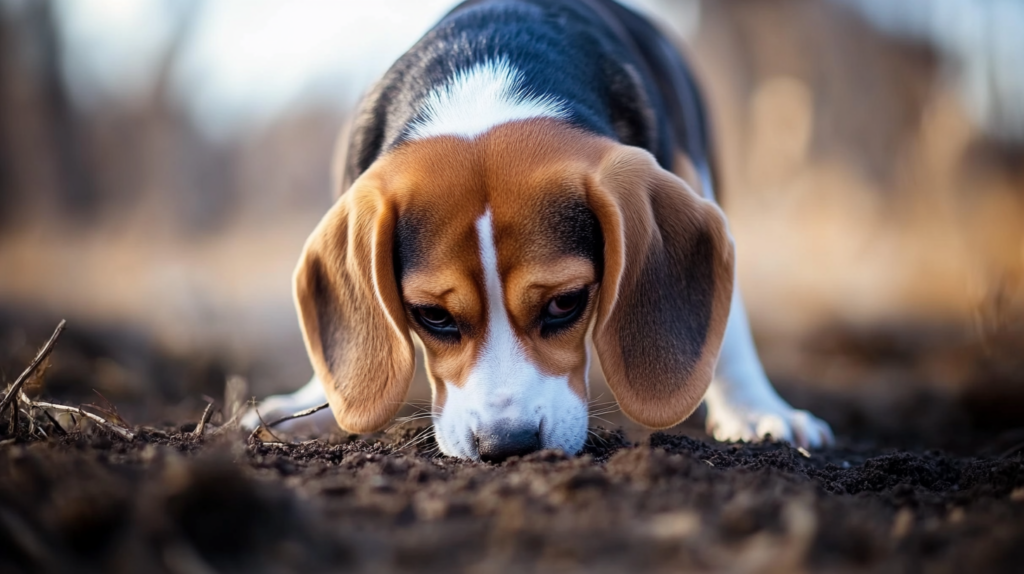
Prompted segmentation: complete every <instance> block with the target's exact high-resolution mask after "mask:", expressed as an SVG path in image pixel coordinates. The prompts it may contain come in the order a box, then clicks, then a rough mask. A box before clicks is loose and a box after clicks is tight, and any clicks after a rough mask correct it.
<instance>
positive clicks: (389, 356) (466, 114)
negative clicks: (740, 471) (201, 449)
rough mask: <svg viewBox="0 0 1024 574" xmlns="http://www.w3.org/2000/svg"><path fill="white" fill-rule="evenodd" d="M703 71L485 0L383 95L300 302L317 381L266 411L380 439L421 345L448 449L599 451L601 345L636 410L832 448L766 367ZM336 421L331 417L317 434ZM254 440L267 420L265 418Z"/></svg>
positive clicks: (643, 47) (364, 113)
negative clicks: (721, 197)
mask: <svg viewBox="0 0 1024 574" xmlns="http://www.w3.org/2000/svg"><path fill="white" fill-rule="evenodd" d="M709 131H710V128H709V122H708V116H707V113H706V112H705V107H704V103H703V100H702V97H701V94H700V92H699V91H698V87H697V85H696V83H695V80H694V76H693V74H692V72H691V70H690V69H689V67H688V66H687V65H686V63H685V61H684V59H683V57H682V55H681V54H680V53H679V52H678V51H677V50H676V48H675V46H674V45H673V44H672V43H671V42H670V41H669V40H668V39H667V38H666V37H665V36H664V35H663V34H662V33H661V32H659V31H658V30H657V29H656V28H655V27H654V26H653V25H652V24H651V23H650V22H648V21H647V20H645V19H644V18H643V17H642V16H640V15H639V14H637V13H635V12H633V11H632V10H630V9H628V8H626V7H624V6H622V5H619V4H617V3H615V2H614V1H612V0H469V1H467V2H464V3H462V4H460V5H458V6H457V7H455V8H454V9H453V10H452V11H451V12H450V13H449V14H448V15H447V16H445V17H444V18H443V19H442V20H441V21H440V22H439V23H438V24H437V25H436V26H435V27H434V28H433V29H432V30H431V31H430V32H428V33H427V34H426V36H425V37H423V38H422V39H421V40H420V41H419V42H418V43H417V44H416V45H415V46H414V47H413V48H411V49H410V50H409V51H408V52H407V53H406V54H405V55H403V56H402V57H401V58H400V59H399V60H398V61H397V62H396V63H395V64H394V65H393V66H392V67H391V69H390V70H389V71H388V72H387V73H386V74H385V75H384V77H383V78H382V79H381V80H380V82H379V83H377V84H376V86H375V87H374V88H373V89H372V90H371V91H370V93H369V94H368V95H367V96H366V98H365V99H364V101H363V102H362V104H361V106H360V108H359V111H358V113H357V115H356V116H355V120H354V123H353V126H352V128H351V132H350V136H349V137H348V139H347V142H346V143H347V145H344V144H343V146H342V149H341V151H340V156H339V157H340V159H339V161H340V162H341V175H340V178H338V182H337V184H336V186H337V189H338V191H340V192H341V195H340V197H339V198H338V199H337V201H336V203H335V204H334V205H333V206H332V207H331V208H330V210H329V211H328V212H327V214H326V215H325V216H324V217H323V219H322V220H321V221H320V223H319V225H318V226H317V227H316V229H315V230H314V231H313V233H312V235H311V236H310V237H309V240H308V241H307V243H306V245H305V248H304V250H303V253H302V256H301V259H300V261H299V263H298V267H297V269H296V271H295V277H294V287H295V301H296V304H297V307H298V314H299V318H300V322H301V326H302V333H303V337H304V340H305V344H306V349H307V350H308V352H309V357H310V360H311V362H312V365H313V370H314V373H315V375H314V377H313V379H312V380H311V381H310V382H309V384H307V385H306V386H305V387H303V388H302V389H300V390H299V391H298V392H296V393H294V394H291V395H281V396H276V397H271V398H269V399H267V400H266V401H265V402H264V403H263V404H262V405H261V406H260V407H259V411H260V412H261V413H262V416H263V417H264V420H269V418H276V417H277V416H281V415H287V414H289V413H292V412H295V411H299V410H302V409H305V408H309V407H312V406H314V405H317V404H321V403H323V402H324V401H326V402H328V403H329V404H330V411H329V412H328V411H326V410H324V411H321V413H318V414H317V415H314V416H313V417H311V419H314V420H312V421H308V422H313V423H314V424H317V423H322V422H323V419H324V418H325V417H326V418H330V417H331V416H332V415H333V419H334V420H335V421H336V423H337V424H338V425H339V426H340V427H341V428H343V429H345V430H347V431H350V432H357V433H358V432H370V431H375V430H378V429H380V428H382V427H383V426H384V425H386V424H387V423H388V422H389V421H390V420H391V419H392V418H393V417H394V415H395V413H396V411H397V410H398V409H399V407H400V406H401V405H402V404H403V403H404V401H405V395H406V392H407V390H408V388H409V384H410V381H411V379H412V377H413V372H414V363H415V359H414V347H413V345H414V340H416V341H418V342H419V344H420V345H421V346H422V348H423V352H424V356H425V362H426V370H427V373H428V377H429V379H430V382H431V387H432V396H433V398H432V405H433V407H432V410H431V417H432V419H433V425H434V427H435V431H436V439H437V443H438V445H439V446H440V450H441V452H442V453H444V454H446V455H449V456H454V457H461V458H465V459H473V460H483V461H488V462H499V461H502V460H504V459H506V458H508V457H511V456H517V455H524V454H527V453H530V452H532V451H536V450H539V449H561V450H562V451H564V452H566V453H569V454H574V453H577V452H579V451H580V450H581V449H582V447H583V444H584V439H585V438H586V434H587V416H588V411H587V408H588V380H587V373H588V369H589V367H590V362H591V356H590V346H588V340H589V341H591V342H592V347H593V349H595V350H596V353H597V355H598V358H599V360H600V365H601V368H602V370H603V372H604V376H605V378H606V379H607V382H608V385H609V387H610V388H611V390H612V392H613V393H614V396H615V399H616V401H617V402H618V405H619V407H620V408H621V410H622V411H623V412H624V413H625V414H626V415H627V416H629V417H630V418H631V419H632V420H634V421H636V422H638V423H640V424H643V425H645V426H647V427H650V428H666V427H671V426H673V425H675V424H677V423H679V422H680V421H682V420H684V419H686V418H687V417H688V416H689V415H690V414H691V413H692V412H693V411H694V410H695V409H696V408H697V406H698V405H699V404H700V403H701V401H702V400H703V401H704V403H705V404H706V406H707V428H708V430H709V433H710V434H711V435H712V436H714V437H715V438H716V439H718V440H722V441H739V440H744V441H756V440H760V439H763V438H764V437H768V436H771V437H773V438H775V439H779V440H786V441H790V442H792V443H795V444H797V445H800V446H805V447H818V446H821V445H825V444H829V443H832V442H833V436H832V432H831V430H830V428H829V426H828V424H827V423H825V422H824V421H822V420H821V419H818V418H816V417H814V416H813V415H811V414H810V413H808V412H807V411H803V410H798V409H795V408H793V407H791V406H790V405H789V404H787V403H786V402H785V401H784V400H783V399H782V398H781V397H779V395H778V394H777V393H776V392H775V390H774V389H773V387H772V386H771V383H770V382H769V381H768V378H767V376H766V375H765V372H764V369H763V367H762V366H761V362H760V359H759V358H758V355H757V351H756V349H755V347H754V343H753V339H752V337H751V334H750V327H749V325H748V321H747V315H746V312H745V310H744V307H743V302H742V299H741V297H740V294H739V290H738V288H737V287H736V286H735V284H734V275H735V270H734V248H733V241H732V238H731V236H730V233H729V229H728V226H727V223H726V219H725V216H724V215H723V213H722V211H721V210H720V209H719V207H718V206H717V204H716V203H715V192H716V187H715V186H716V182H717V178H716V177H715V164H716V162H715V155H714V152H713V150H712V146H711V141H710V137H709V135H710V134H709ZM315 417H321V419H320V420H319V421H317V420H315ZM245 424H246V425H247V426H249V427H255V426H256V425H257V424H259V420H258V418H257V416H256V414H255V413H250V414H249V415H248V417H247V419H246V423H245Z"/></svg>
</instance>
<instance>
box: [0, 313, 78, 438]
mask: <svg viewBox="0 0 1024 574" xmlns="http://www.w3.org/2000/svg"><path fill="white" fill-rule="evenodd" d="M66 325H67V321H64V320H63V319H62V320H61V322H60V324H58V325H57V328H56V329H55V330H54V331H53V334H52V335H50V340H49V341H47V342H46V344H45V345H43V348H42V349H39V352H38V353H36V358H35V359H33V360H32V363H30V364H29V366H28V368H27V369H25V372H23V373H22V374H21V376H20V377H18V380H16V381H14V384H13V385H11V390H10V391H8V392H7V396H5V397H4V400H3V401H2V402H0V415H3V414H4V411H5V410H7V407H8V406H10V405H11V403H13V402H14V399H15V398H16V397H18V396H20V395H21V387H22V386H23V385H24V384H25V381H27V380H29V378H30V377H31V376H32V373H34V372H35V371H36V369H38V368H39V365H41V364H43V361H45V360H46V357H49V356H50V352H51V351H53V345H54V343H56V342H57V338H58V337H60V334H61V333H62V332H64V327H65V326H66ZM14 408H15V410H17V408H18V406H17V405H15V406H14ZM14 416H15V419H16V418H17V414H15V415H14Z"/></svg>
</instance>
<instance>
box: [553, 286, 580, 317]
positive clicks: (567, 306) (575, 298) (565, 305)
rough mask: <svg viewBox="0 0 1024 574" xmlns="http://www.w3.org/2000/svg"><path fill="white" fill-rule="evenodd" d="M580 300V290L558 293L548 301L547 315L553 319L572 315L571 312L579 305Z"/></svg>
mask: <svg viewBox="0 0 1024 574" xmlns="http://www.w3.org/2000/svg"><path fill="white" fill-rule="evenodd" d="M582 301H583V292H582V291H577V292H575V293H566V294H565V295H559V296H558V297H555V298H554V299H552V300H551V302H550V303H548V316H549V317H552V318H554V319H564V318H565V317H568V316H569V315H572V312H573V311H575V310H576V308H577V307H579V306H580V302H582Z"/></svg>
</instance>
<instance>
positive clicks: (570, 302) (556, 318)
mask: <svg viewBox="0 0 1024 574" xmlns="http://www.w3.org/2000/svg"><path fill="white" fill-rule="evenodd" d="M587 295H588V291H587V290H586V289H580V290H578V291H573V292H571V293H563V294H561V295H558V296H557V297H554V298H553V299H551V301H549V302H548V305H547V307H545V308H544V314H543V316H542V317H541V334H542V335H550V334H552V333H555V332H557V331H559V330H561V329H563V328H565V327H568V326H569V325H571V324H572V323H573V322H574V321H576V319H578V318H579V316H580V314H581V313H582V312H583V309H585V308H586V306H587Z"/></svg>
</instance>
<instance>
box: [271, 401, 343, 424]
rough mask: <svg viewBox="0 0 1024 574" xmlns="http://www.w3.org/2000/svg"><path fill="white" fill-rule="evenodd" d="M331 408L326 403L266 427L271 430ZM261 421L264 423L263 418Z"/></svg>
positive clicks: (278, 420)
mask: <svg viewBox="0 0 1024 574" xmlns="http://www.w3.org/2000/svg"><path fill="white" fill-rule="evenodd" d="M329 406H331V405H330V403H324V404H322V405H317V406H315V407H313V408H310V409H306V410H304V411H299V412H297V413H295V414H293V415H288V416H286V417H284V418H282V419H277V420H276V421H274V422H272V423H270V424H269V425H266V427H267V428H268V429H269V428H270V427H276V426H277V425H279V424H281V423H283V422H285V421H290V420H292V419H301V418H302V417H308V416H309V415H311V414H313V413H318V412H320V411H322V410H324V409H326V408H327V407H329ZM260 420H261V421H262V420H263V419H262V418H261V419H260Z"/></svg>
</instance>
